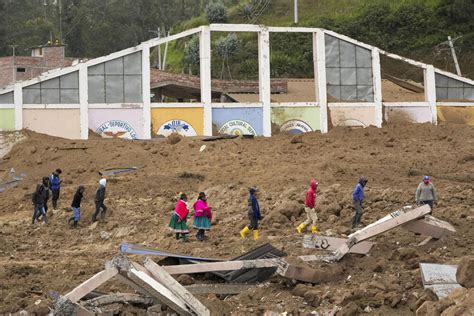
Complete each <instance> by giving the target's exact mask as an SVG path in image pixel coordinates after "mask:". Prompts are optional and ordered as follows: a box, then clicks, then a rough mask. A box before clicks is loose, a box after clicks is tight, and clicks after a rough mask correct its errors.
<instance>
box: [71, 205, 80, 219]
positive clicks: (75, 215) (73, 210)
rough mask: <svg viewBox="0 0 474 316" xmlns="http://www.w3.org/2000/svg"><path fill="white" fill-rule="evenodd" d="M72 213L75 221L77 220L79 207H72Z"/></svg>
mask: <svg viewBox="0 0 474 316" xmlns="http://www.w3.org/2000/svg"><path fill="white" fill-rule="evenodd" d="M72 214H73V216H74V220H75V221H79V219H80V218H81V209H80V208H79V207H72Z"/></svg>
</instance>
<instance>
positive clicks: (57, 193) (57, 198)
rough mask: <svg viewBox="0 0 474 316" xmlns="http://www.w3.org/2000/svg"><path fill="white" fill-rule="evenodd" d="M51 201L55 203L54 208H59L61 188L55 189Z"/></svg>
mask: <svg viewBox="0 0 474 316" xmlns="http://www.w3.org/2000/svg"><path fill="white" fill-rule="evenodd" d="M51 191H52V193H53V194H52V198H51V201H52V203H53V209H55V210H56V209H58V200H59V189H53V190H51Z"/></svg>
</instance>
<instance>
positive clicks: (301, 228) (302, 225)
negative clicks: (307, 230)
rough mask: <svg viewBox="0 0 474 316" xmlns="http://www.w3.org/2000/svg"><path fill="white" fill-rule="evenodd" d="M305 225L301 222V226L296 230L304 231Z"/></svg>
mask: <svg viewBox="0 0 474 316" xmlns="http://www.w3.org/2000/svg"><path fill="white" fill-rule="evenodd" d="M304 227H305V225H304V223H301V224H300V226H298V227H296V231H297V232H298V233H300V234H301V232H302V231H303V229H304Z"/></svg>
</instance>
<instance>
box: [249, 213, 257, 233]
mask: <svg viewBox="0 0 474 316" xmlns="http://www.w3.org/2000/svg"><path fill="white" fill-rule="evenodd" d="M249 220H250V224H249V225H248V226H247V227H248V228H249V229H250V230H258V219H257V218H255V217H253V214H249Z"/></svg>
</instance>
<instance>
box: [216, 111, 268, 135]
mask: <svg viewBox="0 0 474 316" xmlns="http://www.w3.org/2000/svg"><path fill="white" fill-rule="evenodd" d="M262 115H263V110H262V108H217V109H213V110H212V124H213V125H214V127H215V131H213V132H214V134H215V133H216V132H217V133H220V134H231V135H242V134H252V135H258V136H261V135H263V119H262Z"/></svg>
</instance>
